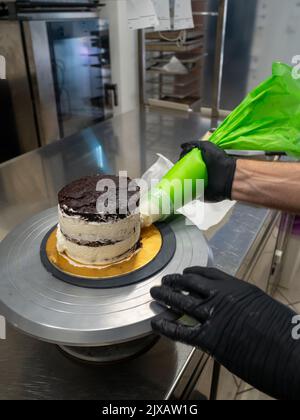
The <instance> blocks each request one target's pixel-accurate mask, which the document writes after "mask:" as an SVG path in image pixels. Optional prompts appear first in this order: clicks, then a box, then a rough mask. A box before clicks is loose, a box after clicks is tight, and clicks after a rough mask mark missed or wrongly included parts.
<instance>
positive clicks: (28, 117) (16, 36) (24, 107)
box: [0, 21, 39, 153]
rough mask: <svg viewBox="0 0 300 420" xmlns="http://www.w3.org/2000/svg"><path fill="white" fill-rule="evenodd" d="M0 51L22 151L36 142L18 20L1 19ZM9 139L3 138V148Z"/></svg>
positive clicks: (29, 148) (36, 143) (30, 147)
mask: <svg viewBox="0 0 300 420" xmlns="http://www.w3.org/2000/svg"><path fill="white" fill-rule="evenodd" d="M0 54H1V55H3V56H4V57H5V59H6V68H7V80H8V82H9V88H10V91H11V95H12V102H13V107H14V118H15V122H16V128H17V135H18V143H19V144H20V146H21V152H22V153H26V152H29V151H30V150H33V149H36V148H37V147H38V145H39V143H38V137H37V133H36V129H35V123H34V109H33V105H32V102H31V93H30V85H29V82H28V78H27V69H26V59H25V56H24V51H23V47H22V33H21V26H20V24H19V22H12V21H0ZM8 141H9V138H7V139H2V144H3V146H2V147H5V142H8Z"/></svg>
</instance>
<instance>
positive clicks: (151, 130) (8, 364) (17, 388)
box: [0, 110, 272, 400]
mask: <svg viewBox="0 0 300 420" xmlns="http://www.w3.org/2000/svg"><path fill="white" fill-rule="evenodd" d="M210 124H211V121H210V120H209V119H205V118H201V117H200V116H199V115H196V114H188V115H187V114H181V113H178V114H174V113H170V112H168V111H163V110H161V111H159V112H154V111H152V112H144V111H141V112H139V111H134V112H131V113H128V114H125V115H122V116H119V117H116V118H115V119H113V120H110V121H106V122H105V123H102V124H100V125H97V126H95V127H92V128H91V129H88V130H84V131H82V132H81V133H79V134H78V135H75V136H72V137H71V138H70V139H67V140H65V141H63V142H57V143H54V144H52V145H50V146H47V147H45V148H43V149H41V150H37V151H35V152H33V153H30V154H27V155H25V156H21V157H20V158H18V159H16V160H14V161H11V162H8V163H7V164H3V165H0V237H2V238H3V237H4V236H5V235H6V234H7V233H8V232H9V231H10V230H11V229H13V228H14V227H15V226H16V225H17V224H18V223H21V222H23V221H25V220H27V219H28V218H29V217H31V216H32V215H33V214H36V213H38V212H40V211H42V210H43V209H47V208H49V207H51V206H54V205H55V204H56V201H57V198H56V194H57V191H58V190H59V188H61V187H62V186H63V185H65V184H66V183H68V182H70V181H71V180H73V179H75V178H77V177H80V176H82V175H85V174H88V173H94V172H97V171H98V170H99V168H101V167H102V168H103V169H105V170H106V171H108V172H117V171H118V170H120V169H128V170H129V175H130V176H131V177H135V176H139V175H140V174H141V173H142V172H144V171H145V170H146V168H148V167H149V166H150V165H151V164H152V163H153V162H154V161H155V159H156V153H162V154H165V155H166V156H168V157H169V158H170V159H171V160H173V161H175V160H176V159H177V157H178V151H179V147H180V144H181V143H182V142H183V141H188V140H194V139H197V138H200V137H202V136H203V135H204V134H205V133H206V132H207V131H208V129H209V128H210ZM271 220H272V212H270V211H268V210H264V209H257V208H254V207H250V206H241V205H237V206H236V207H235V209H234V211H233V212H232V214H231V215H230V217H229V218H228V220H227V222H226V224H225V226H223V227H222V228H221V229H219V230H218V232H217V233H215V234H214V236H213V238H212V239H211V240H210V245H211V247H212V249H213V252H214V258H215V262H216V265H217V266H218V267H219V268H220V269H223V270H225V271H227V272H229V273H231V274H236V273H238V272H239V271H240V268H242V269H244V268H243V267H244V265H245V264H247V255H249V252H250V253H254V251H255V249H256V247H257V238H258V237H259V236H260V234H261V232H262V234H264V232H265V230H266V226H269V224H270V223H271ZM0 281H1V278H0ZM202 358H203V354H202V353H201V352H199V351H194V350H193V349H192V348H190V347H188V346H185V345H182V344H179V343H171V342H170V341H168V340H165V339H163V340H160V341H159V342H158V344H157V345H155V346H154V347H153V348H152V349H151V350H150V351H149V352H147V353H146V354H144V355H143V356H141V357H139V358H137V359H135V360H132V361H130V362H126V363H121V364H118V365H116V366H109V367H99V368H97V369H95V368H94V367H92V368H89V367H87V366H83V365H80V364H77V363H74V362H73V361H71V360H68V359H66V358H65V357H64V356H63V355H62V354H61V353H60V352H58V351H57V348H56V347H55V346H54V345H52V344H48V343H45V342H42V341H39V340H36V339H33V338H31V337H28V336H26V335H24V334H22V333H20V332H19V331H16V330H15V329H13V328H12V327H10V326H8V328H7V340H4V341H0V371H1V375H0V398H1V399H14V398H20V399H25V398H29V399H51V398H52V399H53V398H54V399H55V398H58V399H65V398H69V399H107V400H110V399H141V398H143V399H163V398H171V397H172V396H173V395H175V396H176V398H182V396H183V395H184V390H185V389H187V388H188V384H189V383H190V377H191V375H192V373H193V371H194V366H197V364H199V361H200V360H202Z"/></svg>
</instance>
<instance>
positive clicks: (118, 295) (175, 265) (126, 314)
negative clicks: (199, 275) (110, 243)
mask: <svg viewBox="0 0 300 420" xmlns="http://www.w3.org/2000/svg"><path fill="white" fill-rule="evenodd" d="M56 223H57V207H54V208H52V209H49V210H46V211H44V212H43V213H41V214H38V215H36V216H34V217H33V218H31V219H30V220H28V221H27V222H25V223H23V224H22V225H20V226H18V227H17V228H16V229H15V230H14V231H13V232H11V233H10V234H9V235H8V236H7V237H6V238H5V239H4V240H3V241H2V242H1V243H0V315H2V316H4V317H5V318H6V320H7V321H8V322H9V323H10V324H12V325H14V326H15V327H16V328H18V329H19V330H21V331H23V332H24V333H26V334H29V335H31V336H33V337H36V338H37V339H40V340H44V341H47V342H52V343H55V344H58V345H59V346H67V348H68V347H103V346H115V345H118V344H124V343H128V342H134V341H135V340H139V339H141V338H143V337H147V336H149V335H151V320H152V319H153V318H154V317H156V316H158V315H160V314H162V312H164V309H163V308H162V307H161V306H160V305H158V304H157V303H155V302H153V300H152V298H151V296H150V289H151V288H152V287H153V286H157V285H160V283H161V279H162V277H163V276H165V275H167V274H171V273H178V272H182V270H183V269H184V268H186V267H189V266H194V265H202V266H206V265H207V264H208V260H209V248H208V246H207V243H206V241H205V239H204V237H203V235H202V234H201V232H199V230H198V229H197V228H196V227H194V226H186V224H185V220H184V219H183V218H179V219H176V220H174V221H172V222H171V223H169V224H168V226H169V228H170V229H171V230H172V232H173V235H174V238H175V241H176V247H175V248H176V249H175V252H174V255H173V256H172V257H171V259H170V261H169V262H168V263H167V265H165V266H164V267H162V268H160V269H159V271H156V272H154V273H153V274H151V275H150V276H149V277H147V276H145V277H144V278H141V279H140V280H139V281H138V282H136V283H134V284H128V285H123V287H119V286H116V287H113V288H98V289H95V288H86V287H78V285H73V284H70V283H67V282H65V281H62V280H61V279H59V278H56V277H55V276H54V275H52V274H51V273H50V272H49V271H48V270H46V269H45V267H44V265H43V264H42V262H41V259H40V248H41V244H42V241H43V239H44V238H45V236H46V234H47V233H48V232H49V231H50V230H51V228H52V227H53V226H54V225H55V224H56ZM119 280H120V279H119Z"/></svg>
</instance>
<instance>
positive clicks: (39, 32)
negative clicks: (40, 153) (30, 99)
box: [23, 20, 60, 146]
mask: <svg viewBox="0 0 300 420" xmlns="http://www.w3.org/2000/svg"><path fill="white" fill-rule="evenodd" d="M23 28H24V39H25V43H26V51H27V56H28V66H29V71H30V76H31V82H32V91H33V96H34V103H35V108H36V113H37V125H38V130H39V139H40V142H41V145H42V146H45V145H46V144H49V143H51V142H53V141H54V140H58V139H59V138H60V133H59V124H58V118H57V115H58V113H57V106H56V98H55V88H54V80H53V74H52V71H50V70H51V68H52V63H51V56H50V46H49V42H48V31H47V24H46V22H45V21H40V20H38V21H33V22H23ZM46 75H47V76H46Z"/></svg>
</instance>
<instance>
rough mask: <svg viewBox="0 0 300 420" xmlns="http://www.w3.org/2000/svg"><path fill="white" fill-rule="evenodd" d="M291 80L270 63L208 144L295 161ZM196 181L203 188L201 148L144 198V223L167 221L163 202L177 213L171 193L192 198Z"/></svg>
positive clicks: (288, 71)
mask: <svg viewBox="0 0 300 420" xmlns="http://www.w3.org/2000/svg"><path fill="white" fill-rule="evenodd" d="M293 76H294V75H293V69H292V68H291V67H290V66H288V65H286V64H282V63H274V64H273V71H272V76H271V77H270V78H268V79H267V80H265V81H264V82H263V83H261V84H260V85H259V86H258V87H257V88H256V89H254V90H253V91H252V92H251V93H250V94H249V95H247V97H246V98H245V99H244V101H243V102H242V103H241V104H240V105H239V106H238V107H237V108H236V109H235V110H234V111H233V112H232V113H231V114H230V115H229V116H228V117H227V118H226V119H225V120H224V122H223V123H222V124H221V125H220V127H219V128H218V129H217V130H216V131H215V132H214V134H213V135H212V136H211V137H210V139H209V141H211V142H213V143H214V144H216V145H217V146H219V147H220V148H222V149H224V150H226V149H234V150H257V151H265V152H285V153H287V154H289V155H292V156H295V157H298V158H300V79H297V78H295V77H293ZM195 134H196V133H195ZM186 179H190V180H192V186H190V187H188V188H189V190H190V191H185V190H186V185H185V183H184V181H185V180H186ZM197 179H202V180H203V181H204V184H205V186H207V182H208V175H207V169H206V166H205V164H204V162H203V159H202V155H201V152H200V150H198V149H194V150H192V151H191V152H190V153H189V154H187V155H186V156H185V157H184V158H183V159H182V160H180V161H179V162H178V163H176V165H175V166H174V167H173V168H172V169H171V170H170V171H169V172H168V173H167V174H166V175H165V176H164V177H163V178H162V180H161V181H160V183H159V184H158V185H157V186H156V187H155V188H154V189H152V190H151V191H150V193H149V195H148V196H147V199H146V200H142V203H141V214H142V221H143V223H144V224H146V225H149V224H151V223H153V222H155V221H157V220H162V219H165V218H166V217H167V215H168V213H169V212H166V211H165V210H164V208H163V205H162V202H163V200H164V202H169V204H170V206H171V212H172V213H175V212H176V210H178V206H176V203H175V196H176V195H177V196H178V195H179V196H180V195H181V194H182V195H185V196H190V197H191V199H194V198H196V189H195V185H196V180H197ZM170 185H171V188H170ZM180 191H183V193H181V192H180ZM186 192H187V193H188V194H187V195H186ZM146 202H148V204H149V203H153V206H152V210H151V211H147V210H146V204H147V203H146ZM154 202H155V203H154ZM186 204H187V203H186ZM148 208H150V207H148Z"/></svg>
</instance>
